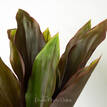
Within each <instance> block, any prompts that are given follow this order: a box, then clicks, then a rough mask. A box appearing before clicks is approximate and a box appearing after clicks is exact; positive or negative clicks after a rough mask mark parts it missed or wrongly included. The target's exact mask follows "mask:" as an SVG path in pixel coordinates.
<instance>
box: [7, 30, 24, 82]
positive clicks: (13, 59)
mask: <svg viewBox="0 0 107 107" xmlns="http://www.w3.org/2000/svg"><path fill="white" fill-rule="evenodd" d="M15 33H16V29H10V30H8V37H9V39H10V63H11V65H12V68H13V70H14V72H15V73H16V75H17V76H18V78H19V80H20V81H22V79H23V70H22V65H21V61H20V57H19V54H18V51H17V49H16V47H15V44H14V37H15Z"/></svg>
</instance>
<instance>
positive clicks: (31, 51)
mask: <svg viewBox="0 0 107 107" xmlns="http://www.w3.org/2000/svg"><path fill="white" fill-rule="evenodd" d="M16 20H17V25H18V26H17V27H18V28H17V31H16V35H15V45H16V48H17V50H18V52H19V54H20V59H21V63H22V65H23V70H24V73H25V79H24V84H25V91H26V88H27V82H28V79H29V76H30V74H31V71H32V65H33V62H34V59H35V57H36V55H37V54H38V53H39V52H40V50H41V49H42V48H43V47H44V45H45V40H44V38H43V34H42V33H41V31H40V27H39V24H38V23H37V22H36V21H35V20H34V19H33V18H32V17H31V16H30V15H29V14H28V13H26V12H25V11H23V10H21V9H19V11H18V13H17V15H16Z"/></svg>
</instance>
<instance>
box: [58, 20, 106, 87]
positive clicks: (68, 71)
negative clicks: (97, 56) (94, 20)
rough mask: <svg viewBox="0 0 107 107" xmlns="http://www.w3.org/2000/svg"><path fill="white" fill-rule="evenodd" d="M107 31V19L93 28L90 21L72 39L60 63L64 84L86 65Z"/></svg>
mask: <svg viewBox="0 0 107 107" xmlns="http://www.w3.org/2000/svg"><path fill="white" fill-rule="evenodd" d="M84 29H86V31H84ZM82 30H83V31H82ZM106 31H107V20H105V21H103V22H102V23H100V24H98V25H97V26H96V27H94V28H92V29H90V22H89V23H87V24H86V25H85V26H84V27H83V28H81V29H80V30H79V32H78V33H77V34H76V35H75V36H74V38H73V39H71V41H70V42H69V43H68V45H67V48H66V51H65V53H64V55H63V56H62V58H61V61H60V63H59V70H60V72H62V73H63V75H62V78H63V80H61V81H62V82H61V83H62V86H64V84H65V83H66V82H67V81H68V79H69V78H70V77H71V76H72V75H73V74H74V73H75V72H76V71H77V70H78V69H80V68H82V67H84V66H85V64H86V63H87V61H88V59H89V58H90V56H91V55H92V53H93V52H94V50H95V49H96V47H97V46H98V45H99V44H100V43H101V42H102V41H103V40H104V39H105V36H106ZM63 59H66V60H63ZM63 66H64V67H63ZM61 67H62V68H63V69H62V68H61Z"/></svg>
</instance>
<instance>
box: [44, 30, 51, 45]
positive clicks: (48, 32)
mask: <svg viewBox="0 0 107 107" xmlns="http://www.w3.org/2000/svg"><path fill="white" fill-rule="evenodd" d="M43 36H44V39H45V42H46V43H47V42H48V41H49V40H50V39H51V34H50V31H49V28H47V29H46V30H45V31H44V32H43Z"/></svg>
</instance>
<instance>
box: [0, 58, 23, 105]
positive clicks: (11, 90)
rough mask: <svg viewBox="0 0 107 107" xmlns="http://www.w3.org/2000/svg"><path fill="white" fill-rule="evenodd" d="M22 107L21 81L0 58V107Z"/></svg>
mask: <svg viewBox="0 0 107 107" xmlns="http://www.w3.org/2000/svg"><path fill="white" fill-rule="evenodd" d="M19 106H20V107H21V93H20V85H19V81H18V80H17V79H16V77H15V76H14V75H13V73H12V72H11V70H10V69H9V68H8V67H7V66H6V65H5V64H4V63H3V61H2V60H1V58H0V107H19Z"/></svg>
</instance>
